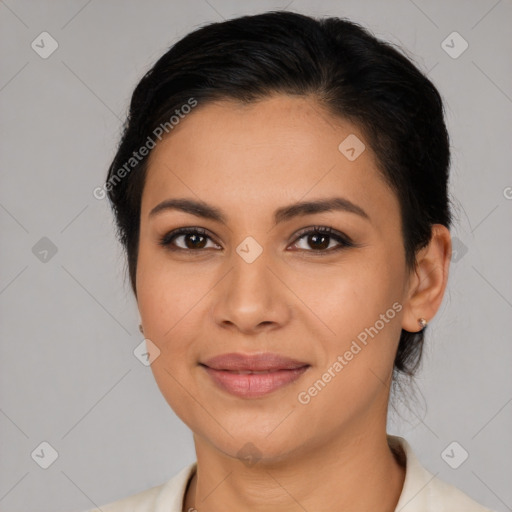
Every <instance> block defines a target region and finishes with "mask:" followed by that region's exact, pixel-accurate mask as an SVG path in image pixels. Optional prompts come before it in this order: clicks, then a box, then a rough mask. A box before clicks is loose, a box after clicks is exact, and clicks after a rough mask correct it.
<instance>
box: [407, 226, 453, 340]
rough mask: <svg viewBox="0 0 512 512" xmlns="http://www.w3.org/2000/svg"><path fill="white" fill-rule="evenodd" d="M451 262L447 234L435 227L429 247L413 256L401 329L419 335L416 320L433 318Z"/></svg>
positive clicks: (441, 228) (445, 228)
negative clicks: (412, 270)
mask: <svg viewBox="0 0 512 512" xmlns="http://www.w3.org/2000/svg"><path fill="white" fill-rule="evenodd" d="M451 258H452V239H451V236H450V231H449V230H448V228H447V227H446V226H443V225H442V224H434V225H433V226H432V237H431V239H430V242H429V244H428V245H427V246H426V247H424V248H423V249H421V250H420V251H418V253H417V255H416V266H415V269H414V273H411V277H410V282H409V292H408V298H407V301H406V304H404V314H403V316H402V329H404V330H406V331H409V332H417V331H420V330H421V329H422V327H421V325H420V324H419V323H418V319H419V318H424V319H425V320H426V321H427V322H430V321H431V320H432V318H434V316H435V314H436V313H437V310H438V309H439V307H440V306H441V302H442V301H443V296H444V291H445V289H446V284H447V282H448V270H449V268H450V261H451Z"/></svg>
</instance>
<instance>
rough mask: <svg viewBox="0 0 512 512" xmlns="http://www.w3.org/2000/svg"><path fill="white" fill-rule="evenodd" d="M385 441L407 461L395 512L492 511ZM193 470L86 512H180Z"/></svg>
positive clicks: (394, 440) (399, 441)
mask: <svg viewBox="0 0 512 512" xmlns="http://www.w3.org/2000/svg"><path fill="white" fill-rule="evenodd" d="M388 442H389V443H390V445H391V446H392V447H393V448H394V449H396V448H398V450H399V451H401V452H402V454H403V456H404V457H405V464H406V472H405V481H404V485H403V487H402V493H401V494H400V498H399V500H398V503H397V506H396V508H395V512H493V511H491V509H489V508H487V507H484V506H483V505H480V504H479V503H477V502H476V501H474V500H473V499H471V498H470V497H469V496H467V495H466V494H464V493H463V492H462V491H461V490H460V489H458V488H457V487H455V486H453V485H451V484H448V483H446V482H444V481H443V480H440V479H438V478H437V477H435V476H434V475H432V473H430V472H429V471H427V470H426V469H425V468H424V467H423V466H422V465H421V464H420V462H419V460H418V459H417V457H416V456H415V454H414V453H413V451H412V448H411V446H410V445H409V443H408V442H407V441H406V440H405V439H404V438H403V437H398V436H392V435H388ZM195 469H196V463H195V462H194V463H193V464H190V465H189V466H187V467H185V468H183V469H182V470H181V471H180V472H179V473H178V474H177V475H175V476H174V477H173V478H171V479H170V480H169V481H168V482H166V483H164V484H162V485H159V486H156V487H152V488H151V489H147V490H145V491H142V492H139V493H137V494H134V495H132V496H129V497H127V498H123V499H121V500H119V501H115V502H112V503H109V504H107V505H103V506H101V509H99V508H95V509H90V510H88V511H87V512H182V507H183V498H184V495H185V489H186V488H187V484H188V481H189V479H190V478H191V477H192V475H193V474H194V472H195Z"/></svg>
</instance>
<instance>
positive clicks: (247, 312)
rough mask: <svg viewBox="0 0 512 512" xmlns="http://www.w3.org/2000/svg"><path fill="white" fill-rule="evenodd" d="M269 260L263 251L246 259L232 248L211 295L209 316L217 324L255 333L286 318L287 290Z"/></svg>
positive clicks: (287, 308) (287, 314) (287, 318)
mask: <svg viewBox="0 0 512 512" xmlns="http://www.w3.org/2000/svg"><path fill="white" fill-rule="evenodd" d="M270 260H271V258H268V257H266V255H265V251H263V253H262V254H261V255H260V256H259V257H258V258H257V259H256V260H255V261H253V262H252V263H248V262H247V261H245V260H244V259H243V258H242V257H240V256H239V255H238V254H237V253H236V252H234V254H233V258H232V259H231V263H232V266H231V268H230V270H229V271H228V273H227V275H225V277H224V278H223V279H222V280H221V282H220V283H219V284H218V285H217V286H216V287H215V288H214V294H213V295H212V297H213V300H214V305H213V308H212V312H213V317H214V320H215V322H216V323H217V324H218V325H219V326H221V327H223V328H227V329H229V328H231V329H233V330H237V331H239V332H241V333H244V334H256V333H259V332H263V331H270V330H273V329H277V328H279V327H282V326H283V325H285V324H286V323H287V322H288V321H289V318H290V316H291V314H290V308H289V303H290V302H291V301H290V300H289V299H290V297H289V296H290V295H291V292H290V290H289V289H288V288H287V287H286V285H285V284H284V283H283V277H281V276H279V270H278V268H277V266H276V265H273V266H271V261H270ZM280 277H281V278H280Z"/></svg>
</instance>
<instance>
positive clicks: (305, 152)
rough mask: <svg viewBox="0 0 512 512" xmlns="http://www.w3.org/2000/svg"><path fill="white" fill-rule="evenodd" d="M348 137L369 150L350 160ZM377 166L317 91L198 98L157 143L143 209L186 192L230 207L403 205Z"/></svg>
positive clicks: (355, 134) (349, 126) (352, 128)
mask: <svg viewBox="0 0 512 512" xmlns="http://www.w3.org/2000/svg"><path fill="white" fill-rule="evenodd" d="M344 141H348V142H347V143H345V142H344ZM340 144H341V149H340ZM347 144H348V146H353V147H354V148H355V150H357V152H358V153H359V151H361V150H362V148H364V150H362V152H361V153H360V155H359V156H357V158H356V159H349V158H347V155H348V156H350V155H353V152H352V153H346V152H345V153H344V151H346V149H347ZM358 144H359V145H358ZM363 144H364V146H363ZM348 149H350V148H348ZM377 165H378V164H377V160H376V158H375V155H374V154H373V152H372V150H371V148H370V147H369V143H368V141H366V140H365V138H364V135H363V133H362V132H361V130H360V129H359V128H358V127H357V126H356V125H354V124H352V123H350V122H349V121H347V120H343V119H341V118H338V117H334V116H332V115H331V114H329V113H328V112H327V111H326V110H325V109H324V108H323V107H322V106H321V105H320V104H319V103H318V102H317V101H315V100H314V99H312V98H305V97H290V96H284V95H276V96H273V97H270V98H266V99H264V100H260V101H258V102H255V103H250V104H242V103H240V102H235V101H218V102H213V103H206V104H204V105H201V104H199V105H198V106H197V107H195V109H194V110H193V111H192V112H191V113H190V114H188V115H187V116H185V117H184V118H183V119H182V120H181V121H180V123H179V124H178V125H177V126H176V127H175V128H174V129H173V131H172V132H171V133H170V134H169V135H168V136H167V137H166V138H164V139H163V140H162V141H161V142H159V143H158V144H157V145H156V147H155V149H153V151H152V153H151V155H150V158H149V162H148V172H147V179H146V184H145V188H144V194H143V204H142V210H143V211H142V215H144V213H145V212H146V213H147V212H148V211H149V210H150V209H151V208H152V207H153V206H154V205H155V204H156V203H157V202H159V201H162V200H164V199H167V198H169V197H184V196H186V197H193V198H195V199H201V200H203V201H206V202H208V203H213V204H215V203H219V204H222V205H225V204H228V205H230V206H231V207H232V209H233V211H234V210H236V209H238V210H240V209H241V208H242V207H243V205H244V204H245V205H253V206H257V205H258V204H260V205H263V204H265V205H268V206H271V205H273V206H275V207H276V208H277V207H279V206H281V205H282V204H289V203H290V202H292V201H298V200H307V199H309V198H313V197H314V198H318V197H322V196H333V195H343V196H344V197H347V198H348V199H350V200H351V201H353V202H355V203H358V204H359V205H360V206H361V207H362V208H364V209H365V210H366V211H368V212H370V211H372V210H373V211H376V210H378V209H379V208H383V209H388V210H389V209H390V208H391V209H396V210H398V203H397V200H396V197H395V194H394V193H393V192H392V191H391V190H390V189H389V188H388V186H387V185H386V183H385V181H384V180H383V178H382V176H381V174H380V171H379V170H378V167H377ZM239 213H240V211H239ZM395 220H396V219H395Z"/></svg>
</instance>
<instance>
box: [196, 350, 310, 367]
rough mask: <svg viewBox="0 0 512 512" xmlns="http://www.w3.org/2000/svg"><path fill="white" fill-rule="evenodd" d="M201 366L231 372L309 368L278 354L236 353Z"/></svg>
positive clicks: (211, 360) (218, 357)
mask: <svg viewBox="0 0 512 512" xmlns="http://www.w3.org/2000/svg"><path fill="white" fill-rule="evenodd" d="M201 364H203V365H205V366H208V367H209V368H212V369H214V370H231V371H255V372H258V371H277V370H295V369H297V368H303V367H304V366H309V365H308V363H304V362H303V361H298V360H297V359H291V358H289V357H285V356H282V355H279V354H273V353H270V352H265V353H262V354H239V353H236V352H233V353H230V354H221V355H218V356H215V357H212V358H210V359H207V360H206V361H204V362H202V363H201Z"/></svg>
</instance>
